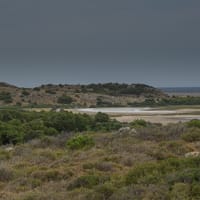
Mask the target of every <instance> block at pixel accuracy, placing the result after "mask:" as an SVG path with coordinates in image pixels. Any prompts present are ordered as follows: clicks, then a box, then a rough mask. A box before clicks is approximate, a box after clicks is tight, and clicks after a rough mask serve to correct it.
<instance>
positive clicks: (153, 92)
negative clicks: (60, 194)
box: [0, 83, 166, 107]
mask: <svg viewBox="0 0 200 200" xmlns="http://www.w3.org/2000/svg"><path fill="white" fill-rule="evenodd" d="M163 97H166V95H165V94H164V93H163V92H161V91H160V90H158V89H156V88H154V87H151V86H148V85H144V84H130V85H129V84H119V83H105V84H89V85H67V84H65V85H62V84H59V85H53V84H47V85H41V86H39V87H35V88H20V87H16V86H13V85H10V84H7V83H0V105H22V106H40V105H49V106H53V105H66V106H70V107H92V106H94V107H96V106H99V107H103V106H128V105H131V104H133V103H141V102H144V101H145V100H148V99H153V100H154V101H157V100H159V99H162V98H163Z"/></svg>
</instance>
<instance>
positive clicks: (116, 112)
mask: <svg viewBox="0 0 200 200" xmlns="http://www.w3.org/2000/svg"><path fill="white" fill-rule="evenodd" d="M71 111H73V110H71ZM74 111H75V112H81V113H87V114H95V113H97V112H104V113H107V114H109V115H110V116H111V117H112V118H113V119H116V120H118V121H120V122H131V121H134V120H136V119H143V120H146V121H149V122H152V123H162V124H168V123H177V122H185V121H190V120H192V119H200V108H199V107H192V108H176V107H173V108H170V109H166V108H157V109H152V108H88V109H76V110H74Z"/></svg>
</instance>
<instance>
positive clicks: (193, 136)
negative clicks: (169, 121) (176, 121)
mask: <svg viewBox="0 0 200 200" xmlns="http://www.w3.org/2000/svg"><path fill="white" fill-rule="evenodd" d="M182 139H183V140H185V141H186V142H195V141H200V129H193V130H190V131H189V132H187V133H185V134H183V135H182Z"/></svg>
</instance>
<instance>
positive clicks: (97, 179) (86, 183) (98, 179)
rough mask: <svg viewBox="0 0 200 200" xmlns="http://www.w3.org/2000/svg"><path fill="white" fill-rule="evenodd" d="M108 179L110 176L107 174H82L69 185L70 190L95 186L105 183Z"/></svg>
mask: <svg viewBox="0 0 200 200" xmlns="http://www.w3.org/2000/svg"><path fill="white" fill-rule="evenodd" d="M108 180H110V178H109V177H107V176H100V175H85V176H80V177H78V178H77V179H76V180H74V181H73V182H72V183H71V184H70V185H69V186H68V190H73V189H75V188H81V187H84V188H93V187H95V186H96V185H99V184H103V183H105V182H106V181H108Z"/></svg>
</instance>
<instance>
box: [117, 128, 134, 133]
mask: <svg viewBox="0 0 200 200" xmlns="http://www.w3.org/2000/svg"><path fill="white" fill-rule="evenodd" d="M117 133H118V134H120V135H123V134H137V131H136V130H135V129H134V128H132V129H131V128H130V127H122V128H120V129H119V130H118V131H117Z"/></svg>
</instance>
